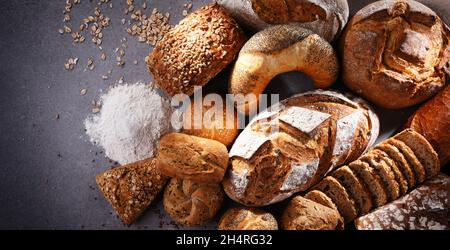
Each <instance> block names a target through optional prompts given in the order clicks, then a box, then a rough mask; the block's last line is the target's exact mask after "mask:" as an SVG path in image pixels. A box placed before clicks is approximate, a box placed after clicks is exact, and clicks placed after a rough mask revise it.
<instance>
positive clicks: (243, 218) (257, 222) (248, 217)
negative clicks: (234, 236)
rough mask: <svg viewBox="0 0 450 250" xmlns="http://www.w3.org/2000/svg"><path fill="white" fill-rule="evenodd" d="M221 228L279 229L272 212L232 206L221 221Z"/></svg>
mask: <svg viewBox="0 0 450 250" xmlns="http://www.w3.org/2000/svg"><path fill="white" fill-rule="evenodd" d="M218 228H219V230H278V223H277V220H276V219H275V217H273V215H272V214H271V213H268V212H265V211H262V210H259V209H255V208H231V209H229V210H227V211H226V212H225V213H224V214H223V216H222V218H221V219H220V221H219V225H218Z"/></svg>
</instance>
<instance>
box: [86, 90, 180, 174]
mask: <svg viewBox="0 0 450 250" xmlns="http://www.w3.org/2000/svg"><path fill="white" fill-rule="evenodd" d="M101 102H102V108H101V111H100V113H99V114H97V115H94V116H92V117H88V118H87V119H86V121H85V127H86V133H87V135H88V136H89V137H90V140H91V142H92V143H94V144H98V145H100V146H101V147H102V148H103V149H104V150H105V154H106V156H107V157H108V158H110V159H112V160H114V161H117V162H118V163H120V164H121V165H124V164H127V163H132V162H135V161H139V160H143V159H146V158H149V157H152V156H153V155H154V153H155V147H156V145H157V143H158V140H159V138H160V137H161V136H162V135H164V134H165V133H167V132H169V131H170V130H171V124H170V118H171V114H172V108H171V106H170V102H169V101H168V100H167V99H166V98H164V97H162V96H161V95H160V94H159V93H158V92H157V90H156V89H154V88H153V87H152V86H149V85H145V84H143V83H137V84H133V85H119V86H116V87H114V88H112V89H111V90H110V91H108V93H106V94H104V95H103V96H102V97H101Z"/></svg>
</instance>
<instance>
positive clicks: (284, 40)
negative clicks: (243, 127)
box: [229, 24, 339, 114]
mask: <svg viewBox="0 0 450 250" xmlns="http://www.w3.org/2000/svg"><path fill="white" fill-rule="evenodd" d="M290 71H302V72H304V73H305V74H307V75H308V76H309V77H311V78H312V80H313V81H314V84H315V85H316V86H317V87H319V88H327V87H329V86H331V84H333V83H334V82H335V81H336V79H337V77H338V72H339V64H338V60H337V56H336V53H335V51H334V49H333V47H332V46H331V45H330V44H329V43H328V42H327V41H326V40H324V39H323V38H321V37H320V36H318V35H316V34H314V33H313V32H312V31H310V30H307V29H304V28H302V27H300V26H298V25H295V24H286V25H276V26H272V27H269V28H267V29H265V30H262V31H260V32H258V33H256V34H255V35H254V36H253V37H251V38H250V40H248V42H247V43H246V44H245V45H244V47H242V50H241V51H240V52H239V56H238V58H237V60H236V63H235V65H234V67H233V70H232V72H231V76H230V83H229V92H230V93H231V94H235V95H243V96H247V95H250V94H252V95H255V97H256V100H251V101H246V102H244V103H237V105H236V107H237V110H238V111H239V112H241V113H245V114H249V113H250V112H251V111H253V110H256V108H257V106H258V105H257V104H258V98H259V95H260V94H262V93H263V91H264V89H265V88H266V87H267V85H268V84H269V82H270V80H272V78H274V77H275V76H276V75H278V74H281V73H285V72H290Z"/></svg>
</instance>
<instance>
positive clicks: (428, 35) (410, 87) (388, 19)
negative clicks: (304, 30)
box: [341, 0, 450, 108]
mask: <svg viewBox="0 0 450 250" xmlns="http://www.w3.org/2000/svg"><path fill="white" fill-rule="evenodd" d="M449 38H450V33H449V32H448V27H446V25H445V24H444V23H443V22H442V21H441V19H440V18H439V17H438V16H437V15H436V13H434V12H433V11H432V10H430V9H429V8H428V7H426V6H424V5H422V4H420V3H418V2H415V1H411V0H401V1H394V0H386V1H378V2H375V3H372V4H369V5H367V6H366V7H364V8H363V9H361V10H360V11H359V12H358V13H357V14H356V15H355V16H354V17H353V18H352V19H351V20H350V22H349V24H348V25H347V27H346V29H345V31H344V33H343V35H342V37H341V53H342V74H343V81H344V83H345V84H346V85H347V86H348V87H349V88H351V89H352V90H353V91H355V92H357V93H359V94H360V95H362V96H364V97H365V98H367V99H368V100H370V101H372V102H374V103H375V104H377V105H379V106H382V107H385V108H403V107H408V106H412V105H414V104H417V103H420V102H422V101H424V100H426V99H428V98H430V97H431V96H433V95H434V94H436V93H437V92H438V91H439V90H440V89H442V87H444V86H445V82H446V79H448V77H449V73H450V65H449V64H448V61H449V60H450V45H449Z"/></svg>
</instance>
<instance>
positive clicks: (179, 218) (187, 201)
mask: <svg viewBox="0 0 450 250" xmlns="http://www.w3.org/2000/svg"><path fill="white" fill-rule="evenodd" d="M223 197H224V193H223V190H222V186H221V185H220V184H218V183H202V184H199V183H194V182H192V181H189V180H181V179H176V178H172V179H171V180H170V182H169V184H168V185H167V187H166V189H165V191H164V197H163V205H164V210H165V211H166V212H167V213H168V214H169V215H170V217H171V218H172V219H173V220H174V221H176V222H177V223H180V224H182V225H186V226H195V225H203V224H205V223H206V222H208V221H209V220H210V219H212V218H214V216H215V215H216V213H217V211H219V209H220V207H221V206H222V202H223Z"/></svg>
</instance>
